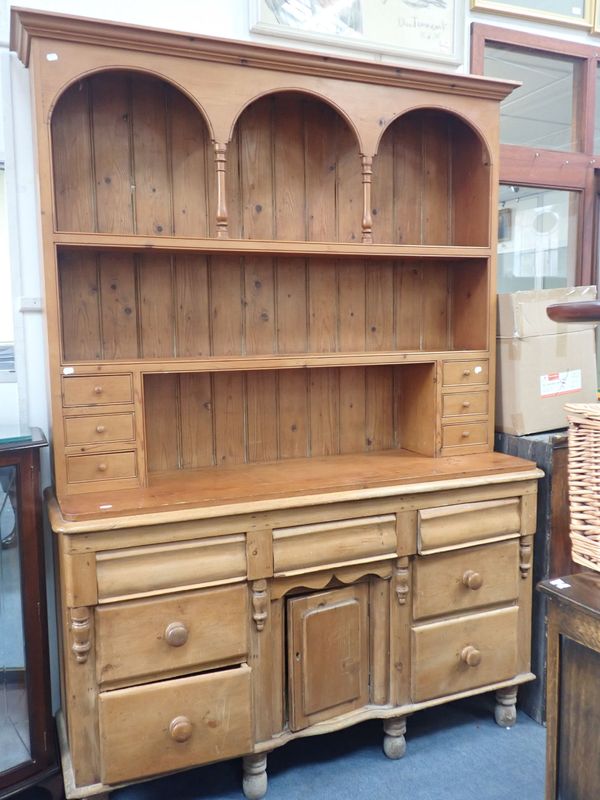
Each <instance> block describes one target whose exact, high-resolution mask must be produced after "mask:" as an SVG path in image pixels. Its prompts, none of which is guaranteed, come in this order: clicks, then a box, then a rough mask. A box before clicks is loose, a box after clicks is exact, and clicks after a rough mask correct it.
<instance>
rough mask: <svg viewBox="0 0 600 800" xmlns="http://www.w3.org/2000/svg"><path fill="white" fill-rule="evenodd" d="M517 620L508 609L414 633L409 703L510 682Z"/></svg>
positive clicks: (516, 613) (514, 662)
mask: <svg viewBox="0 0 600 800" xmlns="http://www.w3.org/2000/svg"><path fill="white" fill-rule="evenodd" d="M518 617H519V609H518V608H517V607H516V606H512V607H510V608H503V609H500V610H498V611H489V612H487V613H485V614H471V615H469V616H466V617H459V618H458V619H453V620H446V621H445V622H433V623H431V624H429V625H422V626H420V627H418V628H413V631H412V637H413V667H412V676H413V678H412V682H413V692H412V693H413V701H414V702H416V703H418V702H421V701H422V700H429V699H430V698H432V697H442V696H444V695H452V694H456V693H457V692H464V691H466V690H467V689H474V688H476V687H478V686H485V685H486V684H492V683H498V682H500V681H504V680H508V678H512V677H513V676H514V675H515V674H516V671H517V654H518V647H517V625H518Z"/></svg>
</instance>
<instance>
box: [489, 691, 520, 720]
mask: <svg viewBox="0 0 600 800" xmlns="http://www.w3.org/2000/svg"><path fill="white" fill-rule="evenodd" d="M517 691H518V687H517V686H509V687H508V688H507V689H498V691H497V692H496V708H495V709H494V718H495V720H496V722H497V723H498V725H500V726H501V727H502V728H512V726H513V725H514V724H515V722H516V721H517Z"/></svg>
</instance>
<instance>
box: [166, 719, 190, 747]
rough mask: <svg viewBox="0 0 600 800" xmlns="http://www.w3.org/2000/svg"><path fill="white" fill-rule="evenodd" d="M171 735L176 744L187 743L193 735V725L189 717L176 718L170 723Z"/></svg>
mask: <svg viewBox="0 0 600 800" xmlns="http://www.w3.org/2000/svg"><path fill="white" fill-rule="evenodd" d="M169 735H170V736H171V739H174V740H175V741H176V742H187V740H188V739H189V738H190V736H191V735H192V723H191V722H190V721H189V719H188V718H187V717H175V719H172V720H171V722H170V723H169Z"/></svg>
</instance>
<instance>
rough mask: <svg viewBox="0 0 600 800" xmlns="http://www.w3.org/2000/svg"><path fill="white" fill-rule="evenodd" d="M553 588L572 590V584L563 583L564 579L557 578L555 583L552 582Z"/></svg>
mask: <svg viewBox="0 0 600 800" xmlns="http://www.w3.org/2000/svg"><path fill="white" fill-rule="evenodd" d="M550 583H551V584H552V586H556V588H557V589H570V588H571V584H570V583H567V582H566V581H563V579H562V578H555V579H554V580H553V581H550Z"/></svg>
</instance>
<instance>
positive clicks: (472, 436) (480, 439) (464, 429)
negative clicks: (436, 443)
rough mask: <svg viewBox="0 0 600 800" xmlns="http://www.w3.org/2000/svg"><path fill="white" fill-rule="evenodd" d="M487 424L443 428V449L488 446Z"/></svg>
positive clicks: (462, 424)
mask: <svg viewBox="0 0 600 800" xmlns="http://www.w3.org/2000/svg"><path fill="white" fill-rule="evenodd" d="M487 440H488V424H487V422H462V423H461V424H460V425H443V426H442V447H469V446H470V445H474V444H487Z"/></svg>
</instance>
